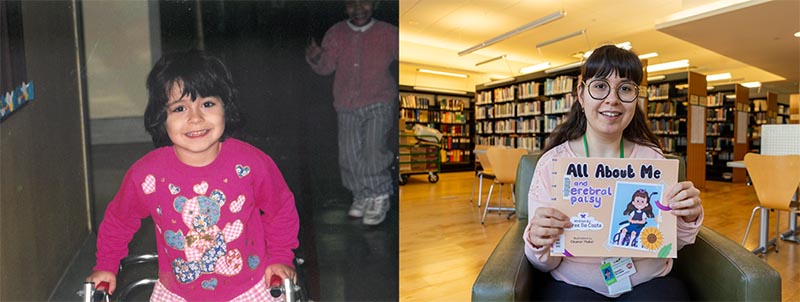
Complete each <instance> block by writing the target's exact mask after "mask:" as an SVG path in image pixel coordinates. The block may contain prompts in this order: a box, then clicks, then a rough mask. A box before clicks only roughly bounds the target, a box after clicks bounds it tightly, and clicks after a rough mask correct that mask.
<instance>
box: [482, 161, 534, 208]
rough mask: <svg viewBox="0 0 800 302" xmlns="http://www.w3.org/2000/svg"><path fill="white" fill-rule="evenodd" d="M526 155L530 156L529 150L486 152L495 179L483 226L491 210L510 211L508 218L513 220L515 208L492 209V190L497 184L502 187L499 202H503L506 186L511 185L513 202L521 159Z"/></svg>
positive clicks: (490, 189)
mask: <svg viewBox="0 0 800 302" xmlns="http://www.w3.org/2000/svg"><path fill="white" fill-rule="evenodd" d="M526 154H528V150H527V149H514V148H506V147H496V146H495V147H490V148H489V150H487V151H486V155H488V159H489V161H488V162H490V163H491V166H492V170H493V171H494V176H495V177H494V182H493V183H492V186H491V187H489V196H488V197H486V207H485V208H484V209H483V217H482V218H481V224H483V221H484V220H485V219H486V213H487V212H489V210H497V211H510V212H511V213H509V215H508V218H511V215H513V214H514V212H515V209H514V207H499V206H497V207H490V206H489V202H490V201H491V200H492V190H493V189H494V186H495V185H497V184H499V185H500V199H499V200H498V202H502V201H503V185H504V184H510V185H511V200H512V201H513V200H514V183H516V181H517V166H519V160H520V158H522V156H524V155H526Z"/></svg>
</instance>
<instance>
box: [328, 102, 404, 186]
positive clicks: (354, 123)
mask: <svg viewBox="0 0 800 302" xmlns="http://www.w3.org/2000/svg"><path fill="white" fill-rule="evenodd" d="M337 118H338V125H339V168H340V170H341V174H342V183H343V185H344V187H345V188H347V189H348V190H350V192H352V193H353V198H354V199H363V198H369V197H377V196H379V195H383V194H391V193H392V191H393V189H394V186H393V181H392V174H391V173H392V171H391V166H392V163H393V161H394V158H395V154H394V153H395V152H394V151H393V150H392V148H391V146H392V144H391V143H390V142H392V141H393V140H397V134H396V133H397V131H393V130H394V129H395V128H394V127H395V126H396V125H397V112H395V106H394V105H392V103H377V104H372V105H368V106H366V107H362V108H358V109H355V110H352V111H337Z"/></svg>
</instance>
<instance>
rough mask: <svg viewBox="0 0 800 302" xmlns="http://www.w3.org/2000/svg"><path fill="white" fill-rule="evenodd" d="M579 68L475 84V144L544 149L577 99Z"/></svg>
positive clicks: (534, 149)
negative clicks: (495, 83) (554, 130)
mask: <svg viewBox="0 0 800 302" xmlns="http://www.w3.org/2000/svg"><path fill="white" fill-rule="evenodd" d="M578 73H579V70H578V69H577V68H574V69H570V70H565V71H563V72H560V73H552V74H548V73H545V72H538V73H531V74H526V75H522V76H519V77H516V78H515V79H514V81H510V82H508V83H506V84H503V85H489V84H481V85H477V86H476V87H475V99H476V101H475V139H474V141H475V144H478V145H492V146H508V147H513V148H524V149H528V150H531V151H538V150H542V149H543V148H544V147H545V140H546V138H547V136H548V135H549V134H550V133H551V132H552V131H553V129H555V127H556V126H558V125H559V124H561V123H562V122H563V121H564V120H565V118H566V114H567V112H569V110H570V107H571V106H572V104H573V103H574V102H575V101H576V99H575V93H574V92H575V88H576V85H577V78H578Z"/></svg>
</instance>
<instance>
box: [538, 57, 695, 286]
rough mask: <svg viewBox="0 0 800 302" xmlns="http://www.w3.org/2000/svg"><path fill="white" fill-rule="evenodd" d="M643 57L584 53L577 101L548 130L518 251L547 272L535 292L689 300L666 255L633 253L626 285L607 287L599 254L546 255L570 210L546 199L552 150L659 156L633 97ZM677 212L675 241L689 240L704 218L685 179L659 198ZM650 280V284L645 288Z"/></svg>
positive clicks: (567, 223) (576, 153) (680, 243)
mask: <svg viewBox="0 0 800 302" xmlns="http://www.w3.org/2000/svg"><path fill="white" fill-rule="evenodd" d="M642 76H643V75H642V65H641V62H640V61H639V58H638V57H637V56H636V55H635V54H634V53H632V52H630V51H627V50H624V49H621V48H618V47H616V46H614V45H607V46H602V47H599V48H597V49H596V50H595V51H594V52H593V53H592V55H591V56H590V57H589V58H588V59H587V60H586V62H585V64H584V65H583V67H582V69H581V76H580V77H579V79H578V81H579V84H578V95H577V98H578V102H575V103H574V104H573V105H572V108H571V111H570V113H569V115H568V116H567V120H566V121H565V122H564V123H563V124H561V125H559V127H558V128H556V129H555V131H554V132H553V133H552V134H551V135H550V137H549V140H548V144H547V147H546V149H545V153H544V154H543V155H542V157H541V158H540V159H539V162H538V164H537V166H536V172H535V173H534V175H533V180H532V182H531V188H530V191H529V196H528V202H529V204H528V209H529V213H533V215H532V216H531V218H530V221H529V223H528V227H527V229H526V230H525V234H524V240H525V241H526V245H525V255H526V256H527V257H528V260H529V261H530V262H531V264H532V265H533V266H534V267H535V268H537V269H539V270H541V271H544V272H550V275H551V276H552V277H553V279H554V280H549V281H548V282H547V285H545V286H544V290H543V291H541V293H540V295H541V296H540V297H539V298H541V299H544V300H569V301H575V300H615V299H616V300H660V299H666V300H688V295H687V293H686V290H685V288H684V287H683V284H682V282H681V281H680V280H678V279H677V278H674V277H672V276H670V275H669V272H670V270H671V269H672V259H658V258H634V259H633V264H634V267H635V269H636V273H634V274H633V275H631V276H630V283H631V286H632V290H630V291H627V292H625V290H623V292H624V293H620V292H613V291H611V292H610V291H609V287H608V286H607V285H606V283H605V281H604V276H603V274H602V272H601V270H600V265H601V262H602V261H603V259H602V258H591V257H551V256H550V245H551V244H552V243H553V242H555V241H556V239H557V238H558V236H559V235H560V234H562V233H563V232H564V229H565V228H570V227H572V225H571V223H570V221H569V217H567V216H566V215H564V213H562V212H560V211H558V210H556V209H554V208H552V207H550V204H549V203H550V201H549V200H550V196H549V195H550V192H549V188H550V183H551V180H550V178H549V175H550V172H551V170H552V161H551V160H550V159H552V158H555V157H589V156H592V157H621V158H623V157H624V158H656V159H661V158H664V156H663V152H662V151H661V148H660V147H659V143H658V139H657V138H656V136H655V135H653V133H652V132H650V130H649V128H648V127H647V120H646V117H645V115H644V112H643V111H642V109H641V108H639V106H638V105H637V103H636V100H637V99H638V94H639V86H638V83H640V82H641V81H642ZM664 200H665V201H667V202H668V205H669V206H670V207H671V208H672V210H671V211H670V213H672V214H674V215H676V216H678V223H677V227H678V248H679V249H680V248H681V247H683V246H685V245H687V244H692V243H694V240H695V237H696V236H697V232H698V230H699V228H700V225H701V223H702V221H703V208H702V206H701V201H700V191H699V190H698V189H697V188H695V187H694V185H693V184H692V182H690V181H684V182H680V183H678V184H676V185H675V186H673V187H672V188H670V189H669V190H667V193H666V196H665V198H664ZM651 288H652V289H651Z"/></svg>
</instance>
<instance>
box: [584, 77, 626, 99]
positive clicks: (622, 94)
mask: <svg viewBox="0 0 800 302" xmlns="http://www.w3.org/2000/svg"><path fill="white" fill-rule="evenodd" d="M583 84H584V85H586V87H587V89H588V90H589V96H591V97H592V98H593V99H595V100H598V101H602V100H605V99H606V98H607V97H608V95H609V94H611V84H609V83H608V81H606V80H604V79H592V80H589V82H583ZM616 90H617V96H618V97H619V100H620V101H622V102H624V103H632V102H633V101H635V100H636V98H637V97H639V85H636V84H634V83H633V82H625V83H622V84H619V86H617V89H616Z"/></svg>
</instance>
